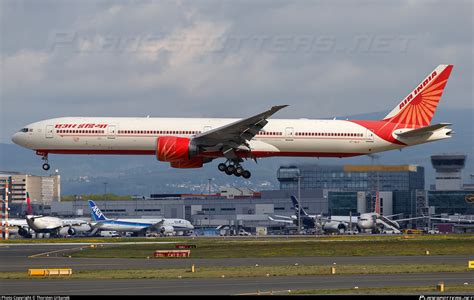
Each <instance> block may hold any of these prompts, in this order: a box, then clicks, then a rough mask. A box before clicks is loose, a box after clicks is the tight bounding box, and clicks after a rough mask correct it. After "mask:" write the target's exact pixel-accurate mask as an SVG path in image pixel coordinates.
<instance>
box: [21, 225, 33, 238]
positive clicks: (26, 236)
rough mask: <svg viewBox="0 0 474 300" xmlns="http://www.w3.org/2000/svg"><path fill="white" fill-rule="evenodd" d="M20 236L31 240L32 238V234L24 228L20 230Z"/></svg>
mask: <svg viewBox="0 0 474 300" xmlns="http://www.w3.org/2000/svg"><path fill="white" fill-rule="evenodd" d="M18 234H19V235H20V236H22V237H24V238H30V237H31V234H30V231H29V230H27V229H25V228H23V227H20V228H19V229H18Z"/></svg>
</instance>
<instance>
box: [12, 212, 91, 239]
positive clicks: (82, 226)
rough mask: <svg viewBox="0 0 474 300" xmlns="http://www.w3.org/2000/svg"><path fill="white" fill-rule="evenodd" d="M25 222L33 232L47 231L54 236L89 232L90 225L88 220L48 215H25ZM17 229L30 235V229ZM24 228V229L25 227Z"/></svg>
mask: <svg viewBox="0 0 474 300" xmlns="http://www.w3.org/2000/svg"><path fill="white" fill-rule="evenodd" d="M26 223H27V224H28V227H29V228H30V229H31V230H33V231H34V232H35V233H49V234H52V235H54V236H66V235H75V234H77V233H81V232H89V231H91V229H92V227H91V225H90V224H89V222H87V221H85V220H80V219H62V218H58V217H50V216H34V215H27V216H26ZM23 230H24V228H20V229H19V230H18V234H20V235H22V236H25V237H28V236H30V237H31V231H30V230H28V231H23ZM25 230H26V229H25Z"/></svg>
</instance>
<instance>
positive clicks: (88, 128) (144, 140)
mask: <svg viewBox="0 0 474 300" xmlns="http://www.w3.org/2000/svg"><path fill="white" fill-rule="evenodd" d="M236 120H237V119H196V118H84V117H66V118H56V119H49V120H45V121H40V122H36V123H32V124H29V125H27V126H26V127H25V128H24V129H23V130H22V131H20V132H17V133H16V134H15V135H14V136H13V138H12V140H13V141H14V142H15V143H16V144H19V145H21V146H23V147H26V148H29V149H32V150H36V151H37V152H38V154H42V153H45V154H48V153H56V154H132V155H156V147H157V138H159V137H163V136H177V137H186V138H192V137H193V136H195V135H196V134H199V133H201V132H205V131H208V130H211V129H214V128H217V127H221V126H223V125H226V124H229V123H232V122H234V121H236ZM361 122H364V125H366V126H363V125H361V124H359V123H358V121H346V120H308V119H302V120H294V119H271V120H269V121H268V124H267V125H266V126H265V130H264V131H261V132H259V133H258V134H257V135H256V136H255V137H254V138H253V139H252V140H251V141H250V143H249V144H250V148H251V150H252V155H253V156H254V157H272V156H305V157H348V156H356V155H364V154H370V153H376V152H380V151H387V150H393V149H400V148H403V147H405V146H407V145H408V144H407V143H406V141H405V142H402V141H400V140H398V139H395V138H394V137H393V136H392V135H390V136H389V137H387V136H384V137H381V136H379V135H377V134H376V133H375V131H376V129H377V128H376V126H377V125H378V124H376V122H373V121H361ZM371 122H372V123H373V124H372V125H373V128H370V125H371ZM367 124H368V126H367ZM446 130H448V129H446ZM449 130H450V129H449ZM446 137H449V136H446V135H445V134H444V135H443V134H440V135H439V136H436V135H435V136H433V135H432V136H430V137H429V139H428V140H427V139H423V141H421V140H420V141H417V140H412V141H410V142H411V143H410V144H416V143H421V142H427V141H431V140H438V139H442V138H446ZM216 150H217V149H216ZM199 155H201V156H203V157H206V156H208V157H216V156H217V157H219V156H222V154H221V153H218V151H207V152H203V153H200V154H199Z"/></svg>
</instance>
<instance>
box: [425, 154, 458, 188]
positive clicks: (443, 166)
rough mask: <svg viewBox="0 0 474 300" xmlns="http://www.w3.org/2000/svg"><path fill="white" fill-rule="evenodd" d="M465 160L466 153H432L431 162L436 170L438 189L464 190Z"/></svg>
mask: <svg viewBox="0 0 474 300" xmlns="http://www.w3.org/2000/svg"><path fill="white" fill-rule="evenodd" d="M465 162H466V155H463V154H443V155H432V156H431V164H432V165H433V168H435V170H436V190H437V191H456V190H462V187H463V185H462V176H461V170H462V169H463V168H464V166H465Z"/></svg>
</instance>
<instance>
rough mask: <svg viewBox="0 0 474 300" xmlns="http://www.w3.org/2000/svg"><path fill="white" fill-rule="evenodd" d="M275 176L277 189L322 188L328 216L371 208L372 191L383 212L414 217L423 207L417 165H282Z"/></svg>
mask: <svg viewBox="0 0 474 300" xmlns="http://www.w3.org/2000/svg"><path fill="white" fill-rule="evenodd" d="M277 177H278V181H279V182H280V189H281V190H291V191H297V190H298V185H299V186H300V189H301V190H311V189H324V190H326V191H327V196H328V200H329V206H330V210H329V211H328V213H329V214H331V215H348V212H349V210H350V211H352V212H353V213H354V212H355V211H357V212H359V213H364V212H373V211H375V194H376V191H379V192H380V195H381V196H380V199H381V209H382V213H383V214H385V215H391V214H403V215H405V216H406V217H415V216H417V215H418V214H421V213H422V211H423V210H424V207H426V206H427V205H426V193H425V170H424V168H423V167H421V166H417V165H314V164H306V165H298V166H282V167H280V168H279V169H278V172H277ZM298 179H299V182H298ZM363 199H365V203H363V202H364V200H363ZM349 204H350V205H349Z"/></svg>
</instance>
